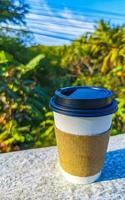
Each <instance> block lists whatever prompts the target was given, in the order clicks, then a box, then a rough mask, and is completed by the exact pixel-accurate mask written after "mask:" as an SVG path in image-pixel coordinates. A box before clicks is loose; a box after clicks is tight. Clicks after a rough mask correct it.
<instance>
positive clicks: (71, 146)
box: [55, 127, 110, 177]
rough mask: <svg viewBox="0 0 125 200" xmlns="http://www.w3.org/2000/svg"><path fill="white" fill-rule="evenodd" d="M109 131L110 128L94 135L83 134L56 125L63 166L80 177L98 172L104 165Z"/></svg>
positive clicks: (60, 159) (60, 158)
mask: <svg viewBox="0 0 125 200" xmlns="http://www.w3.org/2000/svg"><path fill="white" fill-rule="evenodd" d="M109 132H110V130H108V131H107V132H105V133H102V134H98V135H94V136H81V135H73V134H70V133H65V132H63V131H61V130H59V129H58V128H56V127H55V134H56V139H57V146H58V153H59V161H60V165H61V167H62V168H63V169H64V170H65V171H66V172H68V173H70V174H71V175H74V176H79V177H86V176H92V175H95V174H97V173H98V172H99V171H100V170H101V168H102V166H103V162H104V156H105V152H106V150H107V146H108V141H109Z"/></svg>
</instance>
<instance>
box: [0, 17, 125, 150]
mask: <svg viewBox="0 0 125 200" xmlns="http://www.w3.org/2000/svg"><path fill="white" fill-rule="evenodd" d="M124 38H125V29H124V27H122V26H121V27H111V26H110V24H109V23H104V22H103V21H100V22H99V23H98V26H97V28H96V30H95V32H94V33H92V34H91V35H90V36H87V35H83V36H82V37H81V38H79V39H77V40H75V41H74V42H72V43H71V45H68V46H66V45H64V46H60V47H58V46H49V47H48V46H42V45H41V46H32V47H29V48H26V47H25V46H24V45H23V44H22V43H21V42H20V40H18V39H17V38H10V37H9V38H6V37H3V36H2V37H0V150H1V152H7V151H12V150H19V149H27V148H32V147H45V146H49V145H55V144H56V141H55V136H54V127H53V124H54V123H53V115H52V112H51V111H50V110H49V106H48V104H49V99H50V97H51V96H52V95H53V93H54V91H55V90H56V89H57V88H60V87H65V86H69V85H90V86H92V85H94V86H101V87H105V88H108V89H111V90H113V92H114V95H115V97H116V99H117V101H118V105H119V110H118V112H117V113H115V114H114V116H113V125H112V135H117V134H119V133H123V132H125V47H124V43H125V40H124ZM4 44H5V45H4ZM15 49H17V51H15Z"/></svg>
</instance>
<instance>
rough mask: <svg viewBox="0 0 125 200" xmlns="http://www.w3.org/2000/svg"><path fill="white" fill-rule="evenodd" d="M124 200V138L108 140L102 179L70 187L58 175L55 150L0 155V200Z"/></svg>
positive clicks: (124, 136) (123, 136) (116, 137)
mask: <svg viewBox="0 0 125 200" xmlns="http://www.w3.org/2000/svg"><path fill="white" fill-rule="evenodd" d="M121 199H122V200H125V134H121V135H118V136H113V137H110V143H109V148H108V153H107V155H106V161H105V164H104V169H103V172H102V176H101V177H100V179H99V180H98V181H97V182H96V183H92V184H90V185H73V184H70V183H68V182H67V181H66V180H65V179H64V178H63V177H62V175H61V173H60V171H59V168H58V164H57V149H56V147H50V148H42V149H33V150H26V151H20V152H15V153H7V154H1V155H0V200H121Z"/></svg>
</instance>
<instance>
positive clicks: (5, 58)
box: [0, 51, 14, 64]
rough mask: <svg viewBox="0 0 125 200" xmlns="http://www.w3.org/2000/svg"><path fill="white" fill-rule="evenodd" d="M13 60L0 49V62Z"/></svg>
mask: <svg viewBox="0 0 125 200" xmlns="http://www.w3.org/2000/svg"><path fill="white" fill-rule="evenodd" d="M12 61H14V59H13V56H12V55H10V54H8V53H7V52H5V51H0V64H4V63H8V62H12Z"/></svg>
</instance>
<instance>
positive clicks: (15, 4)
mask: <svg viewBox="0 0 125 200" xmlns="http://www.w3.org/2000/svg"><path fill="white" fill-rule="evenodd" d="M27 11H28V5H27V4H25V3H24V1H22V0H17V1H15V0H14V1H11V0H1V1H0V23H1V22H4V23H9V22H13V23H16V24H22V23H23V24H24V23H25V20H24V19H25V18H24V17H25V14H26V13H27Z"/></svg>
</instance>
